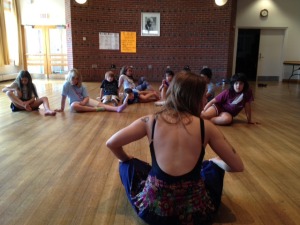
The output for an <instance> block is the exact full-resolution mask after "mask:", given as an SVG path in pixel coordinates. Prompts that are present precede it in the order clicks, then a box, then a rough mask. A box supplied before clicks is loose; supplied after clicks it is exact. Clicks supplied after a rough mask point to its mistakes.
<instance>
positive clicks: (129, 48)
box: [121, 31, 136, 53]
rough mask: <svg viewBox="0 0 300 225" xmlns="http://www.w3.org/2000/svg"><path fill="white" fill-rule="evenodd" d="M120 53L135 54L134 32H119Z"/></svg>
mask: <svg viewBox="0 0 300 225" xmlns="http://www.w3.org/2000/svg"><path fill="white" fill-rule="evenodd" d="M121 52H123V53H125V52H126V53H136V32H127V31H121Z"/></svg>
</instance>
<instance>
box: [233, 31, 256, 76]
mask: <svg viewBox="0 0 300 225" xmlns="http://www.w3.org/2000/svg"><path fill="white" fill-rule="evenodd" d="M259 38H260V30H259V29H239V32H238V43H237V54H236V67H235V72H236V73H244V74H246V76H247V79H248V81H256V75H257V61H258V51H259Z"/></svg>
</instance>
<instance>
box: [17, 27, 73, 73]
mask: <svg viewBox="0 0 300 225" xmlns="http://www.w3.org/2000/svg"><path fill="white" fill-rule="evenodd" d="M23 34H24V35H23V36H24V48H25V49H24V52H25V69H26V70H28V71H29V72H30V73H32V74H39V75H42V76H47V78H49V76H50V75H54V76H55V75H56V74H66V73H67V72H68V60H67V39H66V28H65V27H64V26H24V27H23Z"/></svg>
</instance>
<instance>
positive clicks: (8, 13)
mask: <svg viewBox="0 0 300 225" xmlns="http://www.w3.org/2000/svg"><path fill="white" fill-rule="evenodd" d="M13 1H14V0H4V1H3V5H4V16H5V26H6V35H7V42H8V51H9V58H10V61H11V62H15V61H16V60H17V59H18V57H19V48H18V46H19V45H18V43H19V41H18V28H17V18H16V15H15V13H14V9H13V3H14V2H13Z"/></svg>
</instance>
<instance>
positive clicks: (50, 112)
mask: <svg viewBox="0 0 300 225" xmlns="http://www.w3.org/2000/svg"><path fill="white" fill-rule="evenodd" d="M41 104H43V106H44V109H45V116H55V114H56V112H55V111H54V110H51V109H50V105H49V101H48V98H47V97H42V98H39V99H37V100H35V101H34V102H33V103H32V104H31V107H32V108H33V109H36V108H38V107H39V106H40V105H41Z"/></svg>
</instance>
